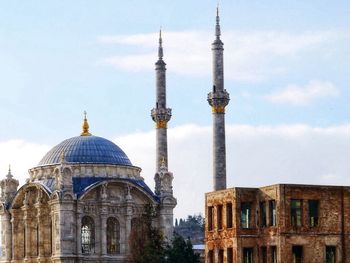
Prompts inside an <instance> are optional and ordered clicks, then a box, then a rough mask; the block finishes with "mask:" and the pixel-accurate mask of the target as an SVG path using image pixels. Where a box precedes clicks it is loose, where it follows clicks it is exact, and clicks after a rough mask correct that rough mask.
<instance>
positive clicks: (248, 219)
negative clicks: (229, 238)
mask: <svg viewBox="0 0 350 263" xmlns="http://www.w3.org/2000/svg"><path fill="white" fill-rule="evenodd" d="M244 211H246V212H248V213H244ZM251 211H252V203H251V202H241V213H240V226H241V228H242V229H250V228H251V217H252V212H251ZM243 215H245V216H244V217H243ZM243 218H245V220H242V219H243ZM244 223H245V224H244Z"/></svg>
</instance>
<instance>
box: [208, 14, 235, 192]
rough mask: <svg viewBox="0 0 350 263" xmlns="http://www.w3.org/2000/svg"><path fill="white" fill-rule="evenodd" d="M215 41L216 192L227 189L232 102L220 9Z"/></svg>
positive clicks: (210, 98)
mask: <svg viewBox="0 0 350 263" xmlns="http://www.w3.org/2000/svg"><path fill="white" fill-rule="evenodd" d="M215 36H216V38H215V40H214V42H213V44H212V52H213V90H212V92H210V93H209V94H208V103H209V105H210V106H211V107H212V112H213V179H214V190H215V191H217V190H221V189H225V188H226V142H225V141H226V140H225V107H226V106H227V105H228V103H229V101H230V96H229V93H228V92H227V91H226V90H225V89H224V43H222V41H221V39H220V36H221V31H220V17H219V8H217V9H216V26H215Z"/></svg>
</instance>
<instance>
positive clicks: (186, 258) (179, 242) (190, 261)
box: [165, 233, 200, 263]
mask: <svg viewBox="0 0 350 263" xmlns="http://www.w3.org/2000/svg"><path fill="white" fill-rule="evenodd" d="M165 255H166V261H165V262H167V263H199V262H200V261H199V254H196V253H194V251H193V247H192V243H191V240H190V239H187V241H185V240H184V238H183V237H182V236H180V235H178V234H176V233H175V234H174V237H173V239H172V242H171V245H168V246H167V249H166V251H165Z"/></svg>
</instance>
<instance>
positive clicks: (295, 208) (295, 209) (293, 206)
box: [290, 199, 302, 227]
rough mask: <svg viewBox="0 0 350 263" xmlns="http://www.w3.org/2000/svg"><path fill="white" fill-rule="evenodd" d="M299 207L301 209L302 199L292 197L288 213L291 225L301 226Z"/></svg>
mask: <svg viewBox="0 0 350 263" xmlns="http://www.w3.org/2000/svg"><path fill="white" fill-rule="evenodd" d="M301 209H302V200H299V199H292V200H291V202H290V215H291V224H292V226H298V227H299V226H301V218H302V217H301V216H302V214H301Z"/></svg>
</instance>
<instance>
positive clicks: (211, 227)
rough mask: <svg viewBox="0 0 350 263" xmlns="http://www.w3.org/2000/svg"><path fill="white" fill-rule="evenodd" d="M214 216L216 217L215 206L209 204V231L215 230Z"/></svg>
mask: <svg viewBox="0 0 350 263" xmlns="http://www.w3.org/2000/svg"><path fill="white" fill-rule="evenodd" d="M213 217H214V206H208V231H213V230H214V225H213V223H214V222H213Z"/></svg>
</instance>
